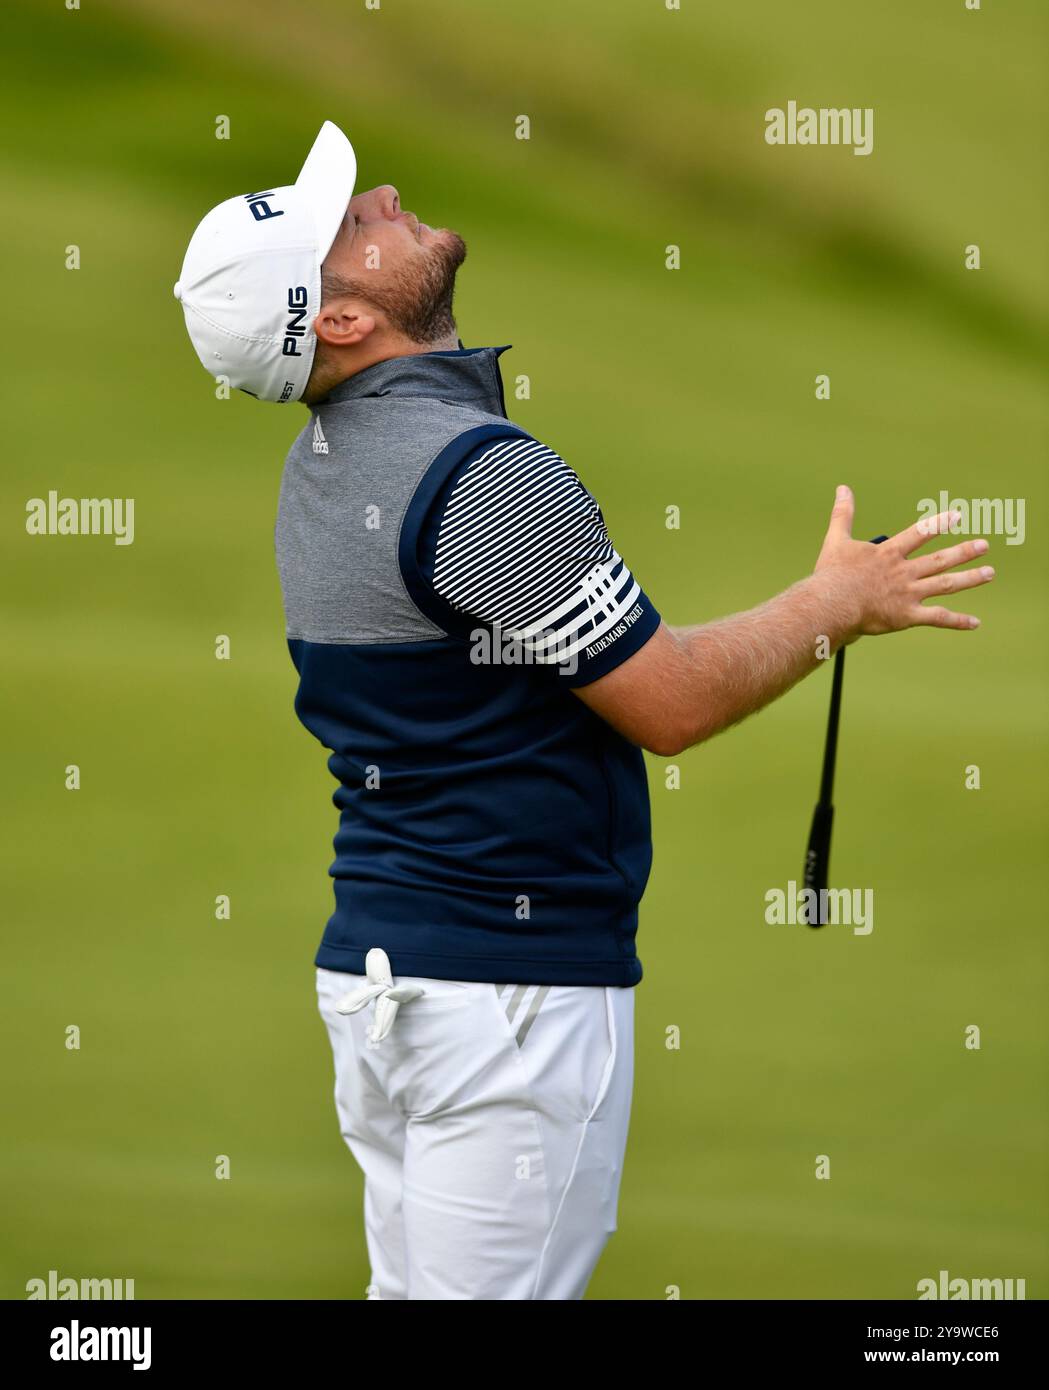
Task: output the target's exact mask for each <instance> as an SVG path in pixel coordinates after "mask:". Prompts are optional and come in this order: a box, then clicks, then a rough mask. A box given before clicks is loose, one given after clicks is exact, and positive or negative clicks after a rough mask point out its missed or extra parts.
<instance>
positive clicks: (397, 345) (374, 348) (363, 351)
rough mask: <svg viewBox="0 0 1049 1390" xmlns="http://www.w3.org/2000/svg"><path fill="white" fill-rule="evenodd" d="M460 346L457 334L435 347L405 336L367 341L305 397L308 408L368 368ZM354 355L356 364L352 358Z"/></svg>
mask: <svg viewBox="0 0 1049 1390" xmlns="http://www.w3.org/2000/svg"><path fill="white" fill-rule="evenodd" d="M458 346H459V336H458V332H457V331H453V332H451V333H449V334H446V335H445V337H443V338H439V339H438V340H437V341H436V342H433V343H416V342H413V340H412V339H411V338H406V337H405V336H404V335H403V333H389V334H384V336H383V338H382V339H381V341H379V342H377V343H372V342H371V340H370V339H366V340H365V341H364V342H363V343H359V344H358V345H357V346H356V347H353V348H346V349H344V351H345V352H346V354H347V357H346V359H345V360H340V361H339V362H338V364H335V365H333V367H332V370H331V371H330V372H329V373H325V374H324V375H323V377H322V378H321V379H320V380H318V381H317V383H316V384H315V385H314V386H313V388H312V389H311V390H310V391H309V392H308V393H307V394H306V395H304V396H303V397H302V401H303V404H304V405H313V404H315V402H317V401H322V400H323V399H324V397H325V396H326V395H327V394H328V393H329V392H330V391H334V390H335V388H336V386H338V385H339V384H340V382H343V381H348V380H349V378H350V377H351V376H356V375H357V373H358V372H363V371H364V370H365V368H366V367H374V366H375V364H376V362H388V361H389V360H390V359H391V358H392V357H414V356H416V355H418V354H420V353H424V352H454V351H455V350H456V348H458ZM351 353H352V354H353V358H352V361H351V360H350V358H349V355H350V354H351Z"/></svg>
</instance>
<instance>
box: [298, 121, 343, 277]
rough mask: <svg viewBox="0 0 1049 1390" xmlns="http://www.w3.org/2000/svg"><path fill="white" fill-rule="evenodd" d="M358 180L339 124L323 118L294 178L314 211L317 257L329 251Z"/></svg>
mask: <svg viewBox="0 0 1049 1390" xmlns="http://www.w3.org/2000/svg"><path fill="white" fill-rule="evenodd" d="M356 181H357V156H356V155H355V154H354V152H353V146H352V145H351V144H350V142H349V140H347V138H346V136H345V135H344V134H343V133H342V131H341V130H340V129H339V127H338V126H337V125H335V124H333V122H331V121H325V122H324V124H323V125H322V126H321V128H320V133H319V134H318V136H317V138H316V140H314V142H313V148H312V149H311V150H310V152H309V154H308V155H307V156H306V162H305V164H304V165H303V166H302V169H301V170H300V171H299V177H298V178H297V179H296V180H295V187H296V188H298V189H301V190H302V193H303V194H304V196H305V199H306V202H307V203H308V204H309V206H310V208H311V209H312V211H313V220H314V223H315V224H316V228H317V259H318V260H320V261H323V260H324V258H325V256H326V255H327V254H328V252H329V251H330V250H331V244H332V242H333V241H334V240H335V237H336V235H337V233H338V230H339V228H340V227H341V226H342V219H343V218H344V217H345V216H346V205H347V203H349V201H350V199H351V198H352V197H353V186H354V184H355V183H356Z"/></svg>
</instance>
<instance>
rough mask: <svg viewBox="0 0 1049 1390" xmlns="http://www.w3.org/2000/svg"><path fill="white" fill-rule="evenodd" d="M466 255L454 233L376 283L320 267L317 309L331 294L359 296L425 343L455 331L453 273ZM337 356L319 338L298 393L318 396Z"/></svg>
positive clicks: (333, 377)
mask: <svg viewBox="0 0 1049 1390" xmlns="http://www.w3.org/2000/svg"><path fill="white" fill-rule="evenodd" d="M465 258H466V244H465V243H464V242H463V240H462V239H461V238H460V237H458V236H455V235H453V234H449V240H447V241H446V242H443V243H442V244H441V245H439V246H435V247H434V248H433V249H432V250H430V251H429V252H428V254H427V255H426V257H425V259H424V260H422V261H414V262H412V263H410V264H408V265H398V266H395V267H394V268H393V269H392V270H391V271H389V272H388V273H387V274H386V275H385V276H384V278H383V283H382V284H377V283H376V282H375V281H374V280H369V279H368V278H367V277H364V278H359V277H353V276H346V275H339V274H338V273H337V272H336V271H334V270H327V269H326V268H325V267H324V266H321V308H322V310H323V307H324V305H326V304H328V303H330V301H331V300H333V299H359V300H361V301H363V302H364V303H365V304H368V305H370V306H371V307H372V308H373V309H377V310H378V311H379V312H380V313H381V314H383V315H384V316H385V318H386V320H387V322H388V323H389V325H390V327H391V328H393V329H395V330H396V331H397V332H398V333H403V334H404V336H405V337H406V338H408V339H409V340H410V341H411V342H413V343H420V344H422V345H424V346H426V345H428V344H430V343H436V342H440V341H442V340H443V339H445V338H447V337H449V336H450V335H451V334H453V333H455V331H456V327H455V319H454V317H453V315H452V296H453V294H454V291H455V272H456V271H457V270H458V269H459V267H460V266H461V265H462V263H463V261H464V260H465ZM344 375H345V372H344V371H343V367H342V364H341V362H340V360H339V358H338V355H337V354H336V353H335V352H333V351H332V349H331V348H329V347H328V345H327V344H326V343H322V342H321V340H320V339H319V338H318V339H317V343H316V346H315V348H314V352H313V367H312V370H311V371H310V375H309V380H308V381H307V382H306V389H305V391H303V393H302V398H303V400H305V401H306V402H311V401H314V400H320V399H321V398H322V397H323V396H324V395H325V394H326V393H327V392H328V391H330V390H331V389H332V387H333V386H335V385H337V384H338V382H339V381H341V380H342V378H343V376H344Z"/></svg>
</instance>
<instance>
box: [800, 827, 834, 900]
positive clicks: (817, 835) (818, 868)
mask: <svg viewBox="0 0 1049 1390" xmlns="http://www.w3.org/2000/svg"><path fill="white" fill-rule="evenodd" d="M833 826H834V807H833V806H831V805H830V804H829V803H828V802H824V801H821V802H819V803H818V804H817V806H816V809H815V811H814V812H813V813H812V829H811V830H810V831H809V847H808V849H807V850H806V851H805V875H804V886H805V887H806V888H812V889H814V890H815V891H816V892H817V893H819V892H821V891H822V890H823V889H824V888H826V886H827V874H828V870H829V868H830V834H831V830H832V828H833ZM817 909H818V903H817ZM816 916H817V918H818V917H819V912H818V910H817V913H816ZM808 925H809V926H810V927H819V926H822V925H823V924H822V923H821V922H820V921H818V920H817V921H815V922H809V923H808Z"/></svg>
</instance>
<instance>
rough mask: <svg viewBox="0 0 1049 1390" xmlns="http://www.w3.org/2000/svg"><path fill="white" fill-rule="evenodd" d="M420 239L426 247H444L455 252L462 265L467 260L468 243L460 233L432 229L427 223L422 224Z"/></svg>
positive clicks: (437, 228) (440, 228)
mask: <svg viewBox="0 0 1049 1390" xmlns="http://www.w3.org/2000/svg"><path fill="white" fill-rule="evenodd" d="M419 239H420V241H422V242H423V243H424V244H425V245H428V246H443V247H446V248H447V249H448V250H449V251H454V252H455V253H456V255H457V256H458V258H459V262H460V264H461V263H462V262H463V261H464V260H465V259H466V242H465V241H463V239H462V237H461V236H460V235H459V233H458V232H453V231H451V229H450V228H448V227H431V226H429V225H428V224H427V223H425V222H420V223H419Z"/></svg>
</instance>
